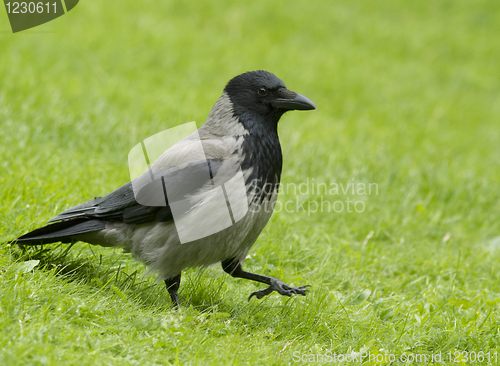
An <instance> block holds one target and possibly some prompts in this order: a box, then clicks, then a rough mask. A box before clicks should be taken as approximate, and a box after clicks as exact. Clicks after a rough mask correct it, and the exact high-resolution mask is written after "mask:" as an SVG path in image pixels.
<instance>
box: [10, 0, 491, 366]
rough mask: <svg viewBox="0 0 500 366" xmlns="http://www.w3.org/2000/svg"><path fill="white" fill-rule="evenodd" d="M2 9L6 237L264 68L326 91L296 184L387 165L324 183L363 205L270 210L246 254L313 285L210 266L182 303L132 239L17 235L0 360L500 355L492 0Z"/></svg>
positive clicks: (304, 140)
mask: <svg viewBox="0 0 500 366" xmlns="http://www.w3.org/2000/svg"><path fill="white" fill-rule="evenodd" d="M0 12H2V11H0ZM0 19H1V22H0V31H1V33H0V50H1V51H0V60H1V64H0V126H1V129H0V131H1V133H0V157H1V159H0V164H1V174H0V187H1V189H0V242H4V241H6V240H11V239H13V238H15V237H16V236H18V235H21V234H23V233H25V232H26V231H28V230H30V229H34V228H36V227H38V226H40V225H41V224H43V223H44V222H45V221H46V220H47V219H48V218H49V217H51V216H53V215H54V214H56V213H58V212H59V211H61V210H63V209H65V208H67V207H70V206H72V205H74V204H77V203H80V202H82V201H86V200H89V199H91V198H93V197H94V196H100V195H103V194H106V193H108V192H109V191H110V190H112V189H114V188H116V187H118V186H120V185H121V184H124V183H125V182H127V180H128V167H127V154H128V151H129V150H130V149H131V148H132V146H134V145H135V144H136V143H138V142H139V141H141V140H142V139H144V138H146V137H148V136H150V135H152V134H154V133H157V132H159V131H162V130H165V129H166V128H168V127H171V126H174V125H177V124H181V123H184V122H188V121H193V120H194V121H196V122H197V124H198V125H201V124H202V123H203V121H204V119H205V118H206V116H207V114H208V112H209V111H210V109H211V107H212V105H213V103H214V102H215V101H216V99H217V98H218V97H219V95H220V93H221V91H222V88H223V86H224V85H225V83H226V82H227V81H228V80H229V79H230V78H231V77H233V76H235V75H237V74H239V73H241V72H244V71H248V70H254V69H266V70H269V71H272V72H274V73H276V74H277V75H278V76H279V77H280V78H282V79H283V80H284V81H285V83H286V84H287V86H288V87H289V88H290V89H292V90H296V91H298V92H300V93H302V94H304V95H306V96H308V97H309V98H311V99H312V100H313V101H314V102H315V103H316V105H317V106H318V110H317V111H314V112H307V113H302V112H300V113H299V112H294V113H290V114H289V115H286V116H285V117H284V118H283V120H282V121H281V123H280V131H279V132H280V136H281V141H282V146H283V153H284V161H285V162H284V173H283V183H284V184H289V183H296V184H300V183H303V182H307V180H308V179H309V181H312V179H314V180H315V182H323V183H328V184H330V183H339V184H340V183H342V184H344V185H345V184H347V183H349V182H351V183H352V182H355V183H365V184H368V183H376V184H377V186H378V194H375V193H374V192H372V194H370V195H368V194H367V195H358V194H354V195H353V194H339V195H325V197H323V199H326V200H329V201H332V202H335V201H338V200H340V201H344V202H345V201H346V199H347V198H350V199H352V200H355V201H363V202H364V204H365V210H364V211H363V212H362V213H356V212H351V213H350V212H346V211H343V212H339V213H336V212H330V213H327V212H323V213H320V212H316V213H309V214H308V213H307V212H304V211H302V210H298V211H297V210H293V211H294V212H285V211H281V212H278V213H275V214H274V215H273V217H272V219H271V221H270V222H269V224H268V225H267V227H266V229H265V230H264V232H263V233H262V235H261V236H260V238H259V240H258V241H257V243H256V244H255V246H254V247H253V248H252V250H251V252H250V254H251V257H250V258H249V259H247V260H246V262H245V268H247V269H249V270H252V271H254V272H258V273H262V274H266V275H270V276H278V277H280V278H282V279H283V280H284V281H285V282H287V283H293V284H295V285H302V284H306V283H310V284H312V285H313V287H312V290H311V293H310V294H309V295H308V296H307V297H294V298H282V297H278V296H277V295H271V296H269V297H268V298H265V299H263V300H261V301H256V300H255V299H254V300H252V301H251V302H247V301H246V299H247V297H248V295H249V293H251V292H252V291H255V290H257V289H262V288H263V286H260V285H255V284H253V283H249V282H248V281H244V280H235V279H231V278H229V277H228V276H227V275H224V274H223V273H222V271H221V269H220V268H219V266H214V267H211V268H209V269H207V270H205V271H194V270H193V271H188V272H187V273H186V274H185V275H184V277H183V283H182V285H181V291H180V295H181V298H182V309H181V310H180V311H178V312H175V311H173V310H171V308H170V305H169V303H170V300H169V297H168V294H167V293H166V291H165V290H164V287H163V286H162V285H161V284H157V283H155V282H154V277H144V276H143V273H144V271H145V267H144V266H143V265H142V264H140V263H137V262H134V261H133V260H132V259H131V258H130V257H129V256H128V255H127V254H123V253H121V251H120V250H118V249H106V248H100V247H91V246H89V245H86V244H82V243H78V244H76V245H74V246H73V247H72V248H71V250H69V251H68V252H66V247H64V246H62V245H61V246H58V245H47V246H45V247H44V250H43V251H42V250H40V249H33V250H30V251H26V252H21V250H20V249H19V248H17V247H16V246H12V247H7V246H6V245H5V244H4V245H2V246H1V247H0V286H1V287H0V364H2V365H60V364H65V365H136V364H137V365H138V364H140V365H154V364H158V365H161V364H169V363H171V364H183V365H206V364H215V363H217V364H266V365H281V364H287V363H292V364H294V357H293V352H295V351H298V352H300V353H301V354H320V353H325V352H326V351H328V350H331V351H332V352H336V353H341V354H345V353H351V352H359V351H367V352H368V351H369V352H371V353H372V354H373V355H376V354H383V353H388V354H398V355H399V354H403V353H415V354H427V355H430V354H432V353H434V354H435V353H437V352H442V355H443V359H445V357H447V355H446V354H447V353H448V352H452V355H453V357H455V353H454V352H476V353H477V352H480V351H482V352H484V353H486V354H487V353H488V352H490V356H491V364H494V363H495V362H493V361H494V358H493V357H494V355H493V352H499V351H500V334H499V333H500V331H499V329H500V318H499V315H500V283H499V280H500V276H499V271H500V264H499V261H500V225H499V214H500V190H499V187H500V174H499V172H500V159H499V156H500V128H499V126H500V123H499V122H500V117H499V116H500V84H499V83H498V80H500V68H499V67H498V65H499V64H500V47H499V42H498V35H499V34H500V4H499V3H498V1H494V0H491V1H487V0H477V1H473V2H472V1H465V0H464V1H458V0H456V1H451V0H450V1H442V0H438V1H417V2H407V1H404V2H403V1H389V0H386V1H376V2H375V1H371V2H368V1H337V2H330V1H321V2H319V1H318V2H309V3H305V2H290V1H288V2H285V1H277V2H263V1H255V2H251V3H248V4H243V3H241V4H239V3H234V2H222V1H218V2H215V1H213V2H196V3H194V2H193V3H192V4H188V3H186V2H185V3H182V4H180V3H174V2H173V1H164V2H159V1H114V2H110V1H106V2H102V1H101V2H99V1H91V0H86V1H81V2H80V4H79V5H78V6H77V7H76V8H75V9H74V10H72V11H71V12H70V13H68V14H67V15H65V16H63V17H61V18H59V19H57V20H55V21H53V22H50V23H47V24H45V25H43V26H40V27H37V28H34V29H32V30H27V31H24V32H21V33H18V34H11V33H9V32H10V27H9V25H8V23H7V16H6V15H5V13H3V14H1V15H0ZM48 31H50V32H52V33H47V32H48ZM287 201H291V202H293V203H295V202H299V203H302V202H305V204H310V205H312V203H311V202H321V195H320V194H317V193H314V194H313V193H312V192H309V193H308V194H300V193H297V194H294V192H293V191H288V192H284V194H283V195H282V196H281V197H280V202H282V203H285V202H287ZM28 260H35V261H39V262H26V261H28ZM35 264H37V265H36V266H35V267H34V268H33V269H31V267H33V265H35ZM498 357H500V355H498ZM462 361H463V359H462ZM463 362H465V361H463ZM352 364H355V363H352ZM367 364H370V363H369V362H367ZM415 364H416V363H415ZM481 364H488V362H487V361H484V362H482V363H481Z"/></svg>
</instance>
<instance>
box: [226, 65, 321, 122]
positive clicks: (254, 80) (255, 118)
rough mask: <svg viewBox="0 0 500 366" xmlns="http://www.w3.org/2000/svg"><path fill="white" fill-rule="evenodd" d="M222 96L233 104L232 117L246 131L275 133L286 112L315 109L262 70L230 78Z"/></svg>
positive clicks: (305, 99)
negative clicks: (227, 97)
mask: <svg viewBox="0 0 500 366" xmlns="http://www.w3.org/2000/svg"><path fill="white" fill-rule="evenodd" d="M224 92H226V93H227V95H228V96H229V99H230V100H231V103H232V104H233V111H234V115H235V116H236V117H238V118H239V119H240V122H241V123H243V125H244V126H245V128H247V129H249V130H262V129H269V128H271V129H273V130H276V128H277V124H278V121H279V119H280V118H281V116H282V115H283V113H285V112H286V111H290V110H310V109H316V106H315V105H314V103H313V102H312V101H311V100H309V99H308V98H306V97H304V96H303V95H300V94H298V93H295V92H293V91H290V90H288V89H287V88H286V86H285V84H284V83H283V81H281V80H280V79H279V78H278V77H276V75H274V74H272V73H270V72H267V71H263V70H258V71H250V72H246V73H244V74H241V75H238V76H236V77H234V78H233V79H231V80H230V81H229V83H228V84H227V85H226V88H225V89H224Z"/></svg>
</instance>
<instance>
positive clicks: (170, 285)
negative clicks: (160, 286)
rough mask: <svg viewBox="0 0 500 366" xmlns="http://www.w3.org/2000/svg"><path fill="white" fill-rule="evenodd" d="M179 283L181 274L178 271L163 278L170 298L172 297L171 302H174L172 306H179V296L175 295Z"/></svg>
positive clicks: (176, 307)
mask: <svg viewBox="0 0 500 366" xmlns="http://www.w3.org/2000/svg"><path fill="white" fill-rule="evenodd" d="M180 284H181V274H180V273H179V274H178V275H177V276H174V277H171V278H167V279H166V280H165V285H166V286H167V290H168V293H169V294H170V298H171V299H172V303H173V304H174V308H175V309H178V308H179V296H178V295H177V290H179V285H180Z"/></svg>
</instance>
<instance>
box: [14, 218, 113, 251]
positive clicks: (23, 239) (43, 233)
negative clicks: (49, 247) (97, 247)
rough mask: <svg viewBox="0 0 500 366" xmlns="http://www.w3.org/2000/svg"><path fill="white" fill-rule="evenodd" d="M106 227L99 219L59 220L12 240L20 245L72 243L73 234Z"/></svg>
mask: <svg viewBox="0 0 500 366" xmlns="http://www.w3.org/2000/svg"><path fill="white" fill-rule="evenodd" d="M105 227H106V223H105V222H104V221H101V220H96V219H88V218H77V219H73V220H66V221H59V222H55V223H52V224H48V225H46V226H43V227H41V228H38V229H35V230H33V231H30V232H29V233H27V234H24V235H22V236H20V237H19V238H17V239H15V240H13V241H12V243H18V244H22V245H40V244H49V243H56V242H62V243H72V242H74V241H75V240H77V239H75V238H74V237H75V235H78V234H84V233H89V232H92V231H99V230H102V229H104V228H105Z"/></svg>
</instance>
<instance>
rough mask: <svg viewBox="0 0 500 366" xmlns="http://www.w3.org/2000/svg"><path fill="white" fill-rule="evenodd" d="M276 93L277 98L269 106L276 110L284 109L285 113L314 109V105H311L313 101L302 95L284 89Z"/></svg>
mask: <svg viewBox="0 0 500 366" xmlns="http://www.w3.org/2000/svg"><path fill="white" fill-rule="evenodd" d="M278 93H279V98H276V99H275V100H273V101H272V102H271V105H272V106H273V107H274V108H276V109H284V110H287V111H292V110H301V111H307V110H311V109H316V105H315V104H314V103H313V101H312V100H311V99H309V98H307V97H305V96H303V95H300V94H298V93H295V92H293V91H290V90H288V89H285V88H283V90H280V91H279V92H278Z"/></svg>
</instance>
